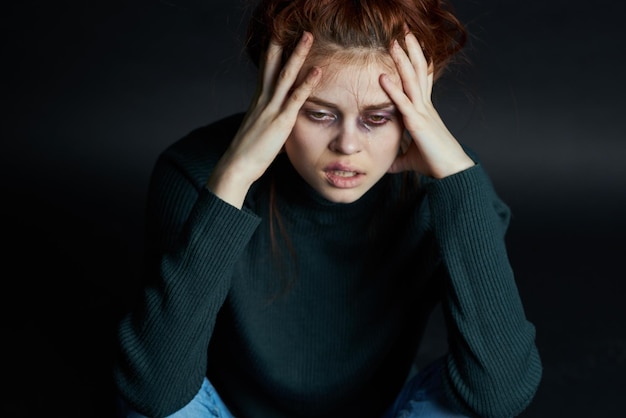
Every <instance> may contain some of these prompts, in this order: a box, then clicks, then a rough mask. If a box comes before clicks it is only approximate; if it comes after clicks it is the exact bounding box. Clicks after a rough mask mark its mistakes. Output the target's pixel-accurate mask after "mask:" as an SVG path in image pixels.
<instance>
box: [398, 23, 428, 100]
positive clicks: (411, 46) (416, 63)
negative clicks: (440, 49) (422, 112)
mask: <svg viewBox="0 0 626 418" xmlns="http://www.w3.org/2000/svg"><path fill="white" fill-rule="evenodd" d="M404 39H405V42H406V48H407V51H408V54H409V60H410V61H411V64H412V66H413V69H414V71H415V73H416V74H417V79H418V82H419V85H420V90H421V91H422V93H423V94H424V95H425V96H424V97H430V91H429V90H428V70H429V69H430V66H429V65H428V62H427V61H426V57H425V56H424V50H423V49H422V46H421V45H420V43H419V42H418V40H417V38H416V37H415V35H414V34H413V33H408V34H407V35H406V36H405V38H404Z"/></svg>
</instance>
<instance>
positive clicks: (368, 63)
mask: <svg viewBox="0 0 626 418" xmlns="http://www.w3.org/2000/svg"><path fill="white" fill-rule="evenodd" d="M370 52H371V51H370ZM375 54H377V56H373V54H371V53H370V54H369V55H368V54H366V53H361V54H358V55H355V54H352V55H349V56H346V55H344V54H335V55H334V56H332V57H328V58H322V59H312V60H310V62H308V63H307V64H308V65H306V68H305V69H304V71H307V70H308V68H311V67H312V66H314V65H317V66H319V67H321V68H322V78H321V80H320V81H319V83H318V84H317V86H316V87H315V89H314V90H313V92H312V95H313V96H315V97H317V98H320V99H322V100H324V101H328V102H331V103H335V104H337V105H344V106H347V105H351V104H354V105H357V106H359V107H361V106H368V105H376V104H380V103H384V102H388V101H390V98H389V96H388V95H387V93H386V92H385V91H384V90H383V88H382V87H381V86H380V82H379V77H380V75H381V74H383V73H386V74H388V75H390V76H391V78H392V80H394V81H395V82H399V76H398V72H397V70H396V68H395V65H394V63H393V61H392V59H391V57H390V56H389V55H388V54H381V53H375Z"/></svg>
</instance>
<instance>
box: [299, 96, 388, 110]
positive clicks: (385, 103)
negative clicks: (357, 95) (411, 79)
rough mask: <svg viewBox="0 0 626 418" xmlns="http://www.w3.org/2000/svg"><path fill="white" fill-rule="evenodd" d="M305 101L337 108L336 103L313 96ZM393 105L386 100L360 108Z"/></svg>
mask: <svg viewBox="0 0 626 418" xmlns="http://www.w3.org/2000/svg"><path fill="white" fill-rule="evenodd" d="M307 102H312V103H315V104H316V105H320V106H324V107H330V108H332V109H338V108H337V105H336V104H334V103H330V102H327V101H325V100H322V99H320V98H318V97H315V96H309V98H308V99H307ZM395 107H396V106H395V104H394V103H393V102H390V101H387V102H384V103H375V104H369V105H365V106H362V107H361V109H360V110H361V111H362V112H363V111H371V110H382V109H389V108H392V109H394V110H395Z"/></svg>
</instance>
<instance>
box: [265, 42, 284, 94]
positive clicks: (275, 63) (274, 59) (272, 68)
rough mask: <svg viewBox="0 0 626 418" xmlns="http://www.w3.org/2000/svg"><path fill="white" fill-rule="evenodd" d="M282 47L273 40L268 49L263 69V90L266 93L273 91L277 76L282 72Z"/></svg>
mask: <svg viewBox="0 0 626 418" xmlns="http://www.w3.org/2000/svg"><path fill="white" fill-rule="evenodd" d="M282 50H283V49H282V47H281V46H280V45H278V44H277V43H276V42H275V41H274V40H272V41H271V42H270V44H269V47H268V48H267V53H266V57H265V62H264V65H263V68H262V76H263V88H264V90H265V91H268V87H269V88H270V89H269V90H271V89H272V86H273V85H274V83H275V81H276V76H277V75H278V72H279V71H280V57H281V55H282Z"/></svg>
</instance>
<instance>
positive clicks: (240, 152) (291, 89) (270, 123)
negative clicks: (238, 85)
mask: <svg viewBox="0 0 626 418" xmlns="http://www.w3.org/2000/svg"><path fill="white" fill-rule="evenodd" d="M312 44H313V35H312V34H311V33H309V32H305V33H304V34H303V35H302V38H301V39H300V42H299V43H298V45H297V46H296V48H295V50H294V53H293V54H292V55H291V57H289V59H288V60H287V63H286V64H285V66H284V67H283V68H282V69H281V56H282V48H281V47H280V46H279V45H277V44H276V43H275V42H270V45H269V48H268V50H267V54H266V57H265V60H264V61H263V63H262V65H261V68H260V74H259V75H260V77H259V81H258V84H257V90H256V94H255V98H254V100H253V101H252V104H251V106H250V108H249V109H248V112H247V113H246V116H245V118H244V120H243V122H242V124H241V126H240V127H239V130H238V131H237V133H236V135H235V137H234V138H233V141H232V142H231V144H230V146H229V147H228V149H227V150H226V152H225V153H224V155H223V156H222V157H221V158H220V160H219V161H218V163H217V165H216V166H215V169H214V170H213V172H212V173H211V176H210V177H209V180H208V181H207V187H208V188H209V189H210V190H211V191H212V192H213V193H214V194H215V195H217V196H218V197H219V198H221V199H222V200H224V201H226V202H228V203H229V204H231V205H233V206H235V207H237V208H241V207H242V205H243V201H244V199H245V197H246V193H247V192H248V189H249V188H250V186H251V185H252V183H254V181H256V180H257V179H258V178H259V177H261V175H263V173H264V172H265V171H266V170H267V168H268V167H269V165H270V164H271V163H272V161H274V159H275V158H276V156H277V155H278V153H279V152H280V151H281V149H282V147H283V145H284V144H285V141H286V140H287V138H288V137H289V135H290V133H291V130H292V129H293V126H294V124H295V122H296V118H297V117H298V112H299V111H300V108H301V107H302V105H303V104H304V102H305V101H306V100H307V98H308V97H309V95H310V94H311V92H312V91H313V88H314V87H315V85H316V84H317V82H318V81H319V79H320V77H321V72H322V71H321V69H320V68H319V67H312V68H311V69H309V71H308V73H307V75H306V77H304V80H303V81H302V82H301V83H300V84H298V85H296V80H297V79H298V74H299V73H300V71H301V70H302V67H303V65H304V61H305V59H306V57H307V55H308V53H309V51H310V49H311V45H312Z"/></svg>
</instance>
